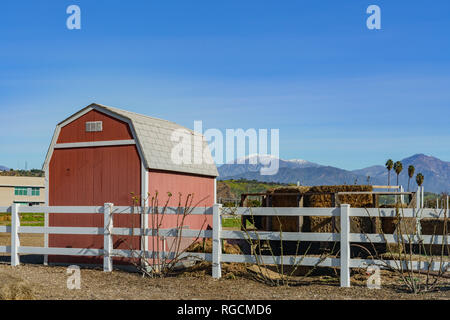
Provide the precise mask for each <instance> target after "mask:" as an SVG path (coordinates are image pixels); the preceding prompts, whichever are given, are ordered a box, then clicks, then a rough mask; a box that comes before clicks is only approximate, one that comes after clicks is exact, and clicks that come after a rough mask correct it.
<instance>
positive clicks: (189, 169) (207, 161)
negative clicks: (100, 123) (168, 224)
mask: <svg viewBox="0 0 450 320" xmlns="http://www.w3.org/2000/svg"><path fill="white" fill-rule="evenodd" d="M95 106H97V107H98V108H100V109H106V110H107V111H110V112H112V113H115V114H118V115H119V116H122V117H124V118H127V119H129V120H130V121H131V123H132V125H133V127H134V131H135V133H136V138H137V140H138V143H139V145H140V147H141V150H142V153H143V156H144V158H145V161H144V162H145V163H146V165H147V168H148V169H156V170H168V171H177V172H183V173H191V174H199V175H206V176H214V177H217V176H218V175H219V173H218V171H217V167H216V165H215V164H214V160H213V158H212V156H211V152H210V151H209V147H208V143H207V141H206V140H205V138H204V137H203V135H202V134H200V133H197V132H194V131H193V130H190V129H188V128H185V127H183V126H180V125H178V124H176V123H174V122H171V121H167V120H162V119H157V118H152V117H149V116H145V115H141V114H137V113H134V112H130V111H125V110H121V109H117V108H112V107H107V106H103V105H98V104H96V105H95ZM174 132H179V133H180V134H182V135H183V137H189V139H174V141H172V135H173V134H174ZM195 139H198V140H197V141H199V143H197V144H196V143H194V141H195ZM177 145H178V147H180V148H181V146H182V147H183V148H185V149H184V150H191V157H190V158H191V160H190V163H185V162H182V161H181V160H180V159H177V158H176V157H175V160H173V159H172V153H173V152H172V151H173V150H174V148H175V147H176V146H177ZM203 150H207V151H206V152H204V151H203ZM175 154H177V153H176V152H175ZM194 157H198V158H197V159H200V160H202V163H200V164H195V163H194ZM180 162H181V163H180Z"/></svg>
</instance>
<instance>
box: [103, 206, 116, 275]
mask: <svg viewBox="0 0 450 320" xmlns="http://www.w3.org/2000/svg"><path fill="white" fill-rule="evenodd" d="M113 206H114V204H112V203H105V205H104V207H103V213H104V218H103V221H104V232H103V235H104V236H103V271H104V272H111V271H112V270H113V262H112V250H113V239H112V230H113V217H112V208H113Z"/></svg>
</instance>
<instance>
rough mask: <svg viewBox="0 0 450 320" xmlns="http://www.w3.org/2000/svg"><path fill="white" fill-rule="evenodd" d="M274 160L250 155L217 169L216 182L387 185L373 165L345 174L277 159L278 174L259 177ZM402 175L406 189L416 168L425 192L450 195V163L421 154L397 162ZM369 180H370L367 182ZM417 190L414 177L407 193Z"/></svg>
mask: <svg viewBox="0 0 450 320" xmlns="http://www.w3.org/2000/svg"><path fill="white" fill-rule="evenodd" d="M276 159H277V158H274V157H271V156H259V155H251V156H249V157H246V158H242V159H240V160H239V161H236V162H235V163H234V164H231V163H230V164H224V165H222V166H220V167H219V168H218V170H219V175H220V176H219V179H220V180H229V179H247V180H258V181H266V182H280V183H297V182H300V184H301V185H309V186H313V185H340V184H355V183H356V184H367V183H369V184H372V185H387V182H388V171H387V169H386V168H385V167H384V166H383V165H374V166H370V167H367V168H363V169H358V170H352V171H349V170H344V169H340V168H336V167H332V166H323V165H320V164H317V163H313V162H309V161H306V160H299V159H294V160H283V159H279V170H278V173H277V174H275V175H261V174H260V171H259V170H260V169H261V167H264V166H265V167H267V165H268V164H269V163H270V161H273V160H276ZM400 161H401V162H402V164H403V171H402V172H401V173H400V175H399V184H400V185H403V186H404V189H405V190H406V189H407V188H408V166H409V165H413V166H414V167H415V174H417V173H419V172H421V173H422V174H423V175H424V177H425V180H424V184H423V186H424V187H425V191H429V192H435V193H441V192H449V191H450V162H446V161H442V160H440V159H438V158H435V157H431V156H427V155H424V154H416V155H413V156H411V157H408V158H405V159H403V160H400ZM369 177H370V178H369ZM396 184H397V176H396V174H395V172H394V171H393V170H392V171H391V185H396ZM416 188H417V184H416V180H415V175H414V177H413V178H412V179H411V181H410V190H415V189H416Z"/></svg>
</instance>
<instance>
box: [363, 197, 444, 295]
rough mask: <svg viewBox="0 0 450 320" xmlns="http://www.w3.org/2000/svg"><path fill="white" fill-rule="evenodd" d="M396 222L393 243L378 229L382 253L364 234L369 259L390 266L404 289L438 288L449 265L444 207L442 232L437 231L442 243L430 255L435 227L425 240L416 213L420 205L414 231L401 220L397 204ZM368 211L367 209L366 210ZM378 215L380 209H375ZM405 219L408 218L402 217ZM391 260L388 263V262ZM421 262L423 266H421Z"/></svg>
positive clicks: (401, 213) (414, 291)
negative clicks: (435, 266) (435, 252)
mask: <svg viewBox="0 0 450 320" xmlns="http://www.w3.org/2000/svg"><path fill="white" fill-rule="evenodd" d="M395 210H396V218H395V219H396V225H397V228H396V230H395V234H394V236H395V237H394V239H395V240H396V242H395V244H394V245H390V244H389V243H388V241H387V238H386V235H385V233H384V232H383V230H381V235H382V237H383V240H384V242H385V243H386V253H385V254H382V253H380V250H379V249H378V248H377V247H376V246H375V244H374V243H373V242H371V241H370V237H369V236H367V235H366V238H367V239H368V240H369V242H370V244H371V246H372V249H373V253H372V252H370V251H369V250H368V252H369V257H370V258H371V259H373V260H374V261H376V262H375V264H376V265H378V266H379V267H381V268H384V269H387V270H390V271H392V272H394V273H395V274H397V275H398V276H399V277H400V278H401V280H402V282H403V284H404V286H405V287H406V290H407V291H408V292H411V293H422V292H430V291H434V290H436V289H438V287H439V285H440V284H441V282H442V280H443V279H446V278H448V270H449V268H450V261H449V259H448V253H449V244H448V235H449V232H448V230H447V221H448V209H446V210H445V211H444V219H443V226H444V227H443V232H442V234H439V235H441V236H442V240H443V241H442V243H441V245H440V248H441V250H440V254H439V255H438V256H436V255H433V252H432V246H436V245H434V244H433V239H436V238H437V237H436V236H437V235H438V234H437V232H436V229H435V230H434V232H433V235H432V236H431V237H430V238H431V241H430V243H429V244H427V243H425V241H424V239H423V236H422V234H421V231H420V230H421V228H420V216H421V213H422V212H423V209H422V210H421V211H419V214H418V217H416V218H415V219H416V221H415V225H416V227H415V231H414V232H411V226H410V225H409V226H408V224H407V223H403V222H404V221H406V220H405V216H404V210H403V207H402V206H401V205H400V204H397V205H396V208H395ZM367 213H368V214H369V212H367ZM379 216H380V218H381V213H380V212H379ZM406 219H408V220H410V219H412V218H406ZM390 262H392V263H390ZM436 263H437V264H438V265H439V270H438V271H433V270H432V267H433V265H436ZM422 266H426V268H423V267H422Z"/></svg>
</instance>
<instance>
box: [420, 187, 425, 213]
mask: <svg viewBox="0 0 450 320" xmlns="http://www.w3.org/2000/svg"><path fill="white" fill-rule="evenodd" d="M420 194H421V198H422V200H421V205H420V207H421V208H424V207H425V191H424V187H420Z"/></svg>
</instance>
